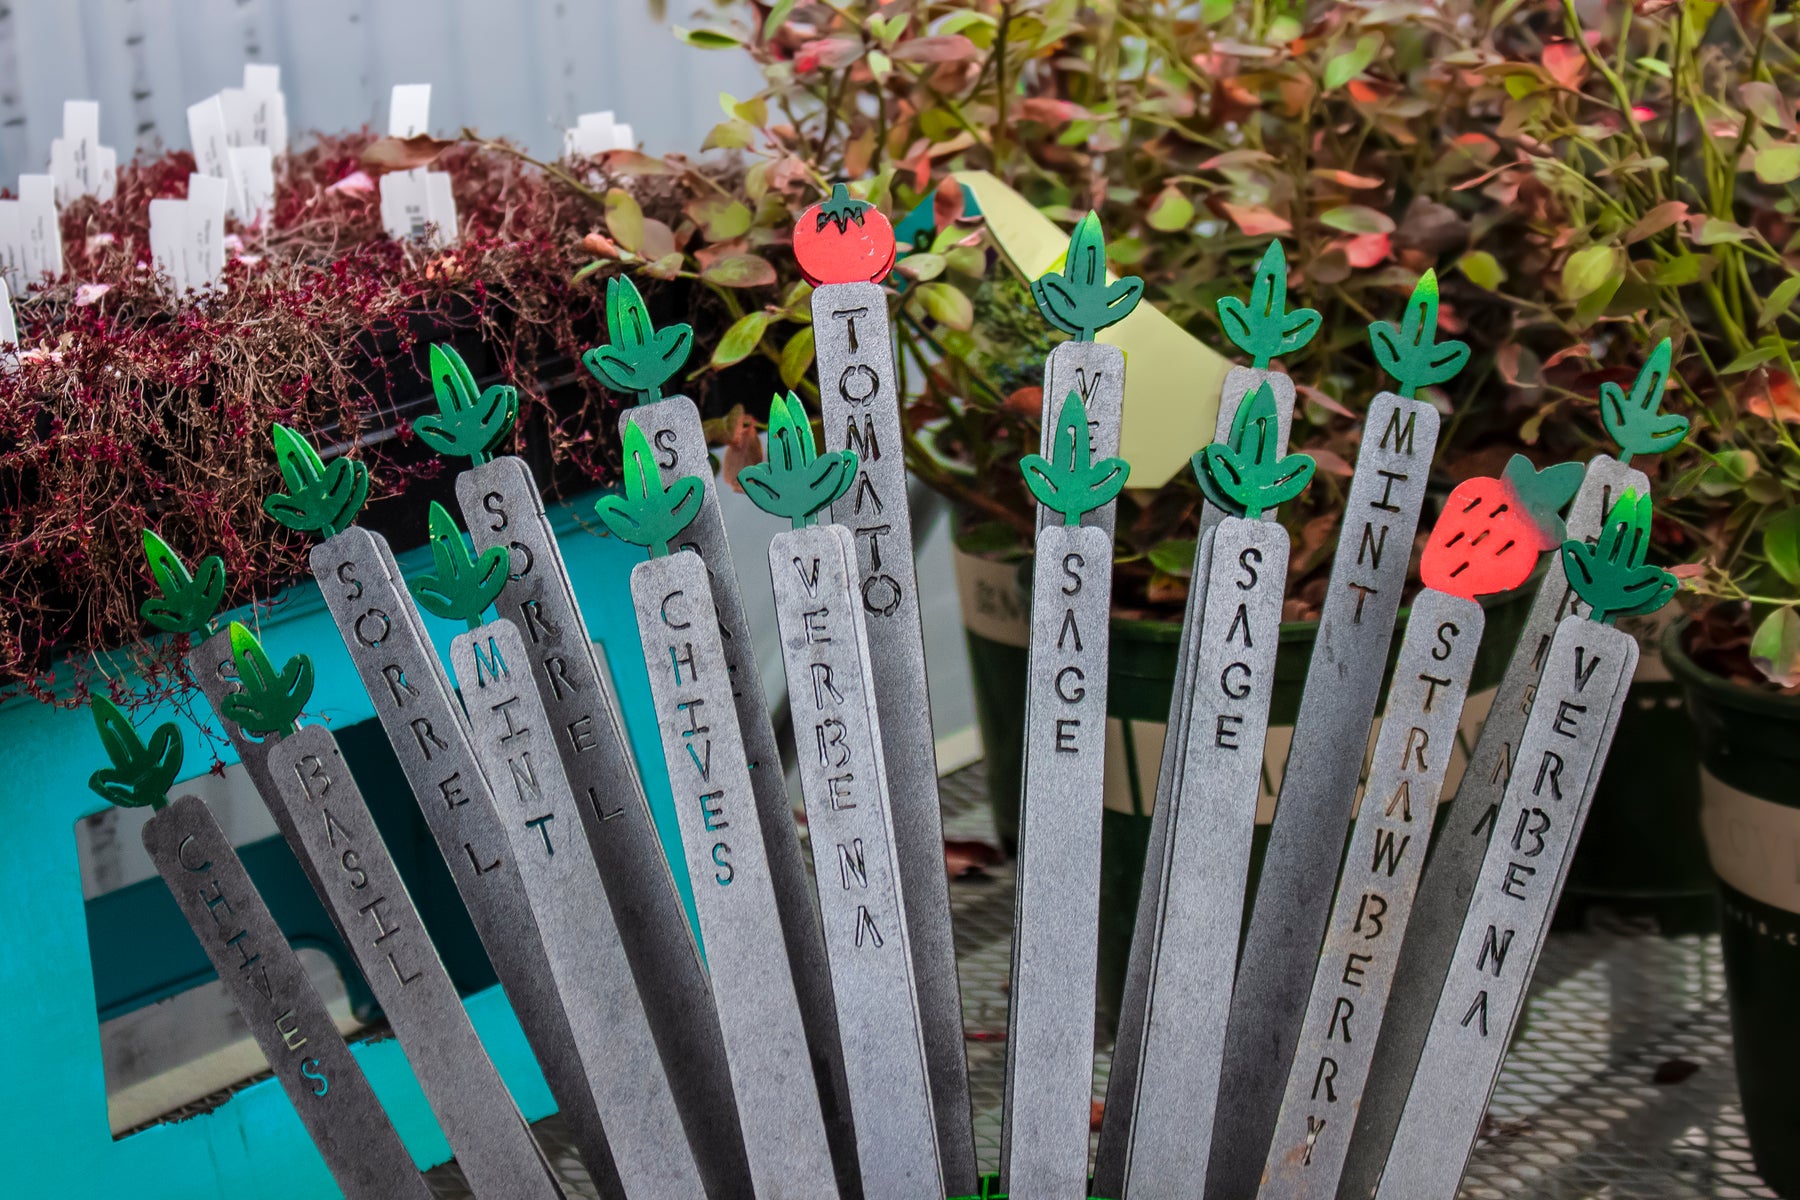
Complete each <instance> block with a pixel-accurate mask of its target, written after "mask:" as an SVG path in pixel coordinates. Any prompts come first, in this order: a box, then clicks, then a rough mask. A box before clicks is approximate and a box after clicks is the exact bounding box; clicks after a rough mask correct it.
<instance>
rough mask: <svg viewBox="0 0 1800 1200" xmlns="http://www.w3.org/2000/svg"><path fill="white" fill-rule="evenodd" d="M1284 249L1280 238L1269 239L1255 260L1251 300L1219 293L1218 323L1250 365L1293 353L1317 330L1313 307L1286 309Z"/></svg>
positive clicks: (1264, 365) (1265, 365) (1260, 365)
mask: <svg viewBox="0 0 1800 1200" xmlns="http://www.w3.org/2000/svg"><path fill="white" fill-rule="evenodd" d="M1287 277H1288V266H1287V251H1285V250H1284V249H1282V246H1281V241H1280V239H1276V240H1275V241H1272V242H1270V243H1269V248H1268V249H1267V250H1265V251H1263V256H1262V259H1261V260H1260V261H1258V262H1257V264H1256V276H1255V279H1254V281H1253V282H1252V283H1251V285H1250V303H1249V304H1248V305H1246V304H1245V303H1244V302H1243V301H1242V300H1239V299H1238V298H1237V297H1236V296H1220V297H1219V301H1218V308H1219V324H1220V325H1221V326H1222V327H1223V328H1224V330H1225V336H1226V337H1228V338H1230V339H1231V343H1232V345H1234V346H1236V347H1237V348H1238V349H1239V350H1242V351H1243V352H1244V353H1245V354H1248V355H1249V356H1250V360H1251V361H1250V365H1251V367H1253V368H1254V369H1256V370H1258V371H1262V370H1267V369H1268V366H1269V360H1270V359H1274V358H1280V357H1282V356H1284V355H1288V354H1292V353H1294V352H1295V351H1296V350H1299V349H1300V348H1301V347H1302V346H1304V345H1306V343H1308V342H1310V341H1312V339H1313V335H1314V334H1316V333H1318V332H1319V322H1320V317H1319V314H1318V312H1317V310H1315V309H1310V308H1296V309H1295V310H1294V311H1292V312H1289V311H1287Z"/></svg>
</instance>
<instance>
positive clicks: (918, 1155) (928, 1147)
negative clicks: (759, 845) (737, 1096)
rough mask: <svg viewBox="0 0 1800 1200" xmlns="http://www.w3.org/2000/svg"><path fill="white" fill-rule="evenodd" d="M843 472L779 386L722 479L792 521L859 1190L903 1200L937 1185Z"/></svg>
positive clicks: (819, 845) (801, 693) (790, 648)
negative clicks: (751, 447)
mask: <svg viewBox="0 0 1800 1200" xmlns="http://www.w3.org/2000/svg"><path fill="white" fill-rule="evenodd" d="M856 467H857V462H856V455H855V454H854V453H853V452H851V451H849V450H838V451H829V450H828V451H826V452H825V453H824V454H817V453H816V452H815V450H814V448H813V433H812V428H811V426H810V425H809V424H808V423H807V419H806V410H805V409H804V408H802V407H801V404H800V401H799V399H798V398H797V397H796V396H794V394H793V393H791V392H790V393H788V396H787V398H786V399H785V400H784V399H782V397H780V396H777V397H775V401H774V403H773V404H772V405H771V406H770V408H769V458H768V461H767V462H763V463H758V464H755V465H753V466H747V467H745V468H743V470H742V471H741V472H740V473H739V476H738V478H739V481H740V482H741V483H742V484H743V486H744V491H745V492H746V493H748V495H749V496H750V498H751V499H752V500H754V501H755V502H756V504H757V506H758V507H759V508H761V509H762V510H763V511H764V512H767V513H771V514H773V515H775V516H779V517H786V518H787V519H788V520H789V521H790V522H792V524H793V528H792V529H791V530H790V531H788V532H786V533H780V534H777V535H775V537H774V538H772V539H771V540H770V542H769V578H770V581H771V582H772V583H773V585H774V589H775V619H776V624H777V626H778V627H779V629H780V631H781V655H782V662H783V664H784V665H785V666H786V669H787V685H788V696H789V704H790V706H791V707H792V709H793V712H794V748H795V751H796V755H795V758H796V761H797V762H798V764H799V774H800V790H801V793H802V795H803V796H804V798H805V800H806V818H807V831H808V835H809V836H808V840H809V843H810V845H811V846H812V851H813V877H814V880H815V883H816V884H817V888H818V894H819V913H820V916H821V918H822V923H823V925H824V927H825V952H826V955H827V957H828V958H829V959H830V960H831V980H832V984H833V990H834V991H835V992H836V995H837V1012H838V1031H839V1034H840V1036H841V1037H842V1038H843V1045H844V1072H845V1075H846V1076H847V1077H848V1079H849V1083H850V1107H851V1112H852V1113H853V1114H854V1115H856V1116H857V1117H858V1120H857V1121H856V1157H857V1161H858V1162H859V1163H860V1165H861V1167H862V1176H863V1196H864V1197H865V1200H918V1198H919V1197H922V1196H931V1197H940V1196H943V1195H945V1190H944V1181H943V1174H942V1171H941V1170H940V1168H939V1166H938V1157H939V1156H938V1144H937V1117H936V1114H935V1113H934V1112H933V1109H932V1095H931V1086H930V1082H929V1080H928V1077H927V1071H926V1047H925V1036H924V1031H923V1029H922V1027H921V1022H920V1013H919V995H918V988H917V985H916V984H915V982H914V980H913V958H912V954H911V952H910V947H909V946H908V940H909V937H910V933H909V930H908V928H907V924H906V919H905V914H906V905H905V902H904V900H905V895H904V892H905V888H904V881H903V879H902V878H901V876H900V872H899V868H898V865H897V862H896V858H895V853H894V843H895V836H894V830H895V822H894V812H893V801H892V797H891V795H890V792H889V785H888V774H887V770H886V765H885V763H884V762H883V759H882V742H881V717H880V713H879V711H878V706H877V704H876V700H875V697H876V683H875V671H874V667H873V665H872V657H871V643H870V640H869V635H868V631H867V629H866V627H865V624H864V615H863V611H862V604H861V598H860V596H859V595H858V594H857V592H858V589H857V574H856V555H855V551H854V548H853V547H852V545H851V539H850V532H849V530H847V529H845V528H844V527H843V526H842V525H821V524H819V523H818V520H819V513H820V511H821V510H823V509H825V508H827V507H829V506H830V504H831V502H832V501H833V500H834V499H836V498H837V497H838V496H841V495H842V494H843V493H844V492H845V491H846V490H848V489H849V488H850V486H851V484H852V482H853V481H854V480H855V478H856ZM940 870H941V868H940Z"/></svg>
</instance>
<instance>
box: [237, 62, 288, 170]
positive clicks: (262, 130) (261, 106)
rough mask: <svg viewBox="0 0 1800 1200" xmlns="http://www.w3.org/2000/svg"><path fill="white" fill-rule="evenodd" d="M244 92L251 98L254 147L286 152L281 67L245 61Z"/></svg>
mask: <svg viewBox="0 0 1800 1200" xmlns="http://www.w3.org/2000/svg"><path fill="white" fill-rule="evenodd" d="M244 94H245V95H247V96H248V97H249V98H250V141H249V142H248V143H247V144H248V145H251V146H267V147H268V148H269V152H270V153H271V154H275V155H282V154H286V153H287V144H288V125H287V96H286V95H284V94H283V93H282V90H281V68H280V67H278V66H274V65H272V64H270V63H245V64H244Z"/></svg>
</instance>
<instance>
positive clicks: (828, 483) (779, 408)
mask: <svg viewBox="0 0 1800 1200" xmlns="http://www.w3.org/2000/svg"><path fill="white" fill-rule="evenodd" d="M856 468H857V459H856V452H855V451H853V450H832V451H827V452H826V453H824V454H820V453H819V452H818V448H817V446H816V445H815V443H814V440H813V431H812V424H811V423H810V422H809V421H808V420H807V417H806V408H805V406H804V405H802V404H801V403H800V398H799V397H798V396H796V395H794V393H792V392H789V393H788V394H787V397H786V398H785V399H784V398H782V397H781V396H776V397H775V399H774V400H773V402H772V403H770V405H769V457H768V458H767V459H765V460H764V461H763V462H760V463H752V464H750V465H748V466H746V467H743V468H742V469H740V470H739V471H738V483H740V484H741V485H743V488H744V494H745V495H747V496H749V497H750V500H751V503H753V504H755V505H756V507H758V508H760V509H762V510H763V511H764V512H766V513H769V514H770V515H771V516H777V517H786V518H787V519H788V520H789V521H790V522H791V523H792V525H793V527H794V528H795V529H799V528H801V527H802V526H805V525H812V524H816V523H817V522H818V519H819V517H818V514H819V512H820V510H821V509H824V508H825V507H827V506H828V505H830V504H831V503H832V502H833V501H835V500H836V499H837V498H838V497H839V496H842V495H843V494H844V493H845V492H847V491H849V490H850V485H851V483H852V482H853V481H854V480H855V479H856Z"/></svg>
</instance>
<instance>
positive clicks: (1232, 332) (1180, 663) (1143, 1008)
mask: <svg viewBox="0 0 1800 1200" xmlns="http://www.w3.org/2000/svg"><path fill="white" fill-rule="evenodd" d="M1219 319H1220V320H1221V322H1222V323H1223V324H1224V326H1225V332H1226V335H1227V336H1229V337H1230V338H1231V339H1232V341H1234V342H1235V343H1236V344H1237V346H1238V348H1239V349H1240V350H1242V351H1244V353H1246V354H1248V355H1250V356H1251V358H1252V360H1253V363H1254V365H1253V366H1250V367H1233V368H1232V369H1231V371H1230V373H1229V374H1228V375H1226V377H1225V385H1224V388H1223V390H1222V391H1221V393H1220V397H1219V414H1218V424H1217V428H1216V430H1215V432H1214V435H1213V440H1214V442H1215V443H1218V444H1221V445H1223V446H1227V447H1234V448H1235V447H1237V446H1238V444H1239V442H1240V441H1241V440H1242V433H1243V431H1244V430H1245V429H1246V428H1247V426H1246V423H1245V422H1243V421H1240V420H1239V419H1238V418H1239V411H1240V409H1241V407H1242V406H1243V404H1244V401H1245V398H1246V397H1248V396H1250V395H1251V394H1252V393H1257V394H1259V395H1260V393H1261V391H1262V390H1263V389H1264V388H1265V387H1266V388H1267V390H1268V391H1269V393H1270V399H1271V400H1272V404H1271V405H1270V406H1269V408H1272V410H1273V421H1274V424H1273V433H1272V436H1271V434H1270V425H1269V419H1270V413H1269V411H1268V409H1267V408H1265V409H1264V411H1263V413H1262V415H1261V416H1259V417H1258V418H1257V419H1256V422H1255V425H1256V429H1257V442H1256V446H1255V447H1254V448H1251V447H1246V448H1245V450H1246V451H1247V452H1251V453H1260V454H1262V455H1263V456H1264V457H1265V458H1268V459H1273V460H1275V461H1279V456H1280V455H1281V454H1283V453H1284V451H1285V450H1286V448H1287V440H1288V430H1289V428H1290V427H1291V425H1292V423H1293V415H1294V382H1293V380H1291V379H1289V378H1288V377H1287V375H1285V374H1284V373H1282V372H1281V371H1277V370H1274V369H1272V368H1271V367H1270V366H1269V365H1268V364H1269V361H1270V359H1271V358H1272V357H1274V356H1276V355H1283V356H1285V355H1288V354H1293V353H1295V352H1297V351H1298V350H1300V349H1301V348H1302V347H1304V346H1305V345H1306V343H1307V342H1308V341H1310V340H1311V339H1312V336H1313V334H1314V333H1316V332H1317V331H1318V328H1319V314H1318V313H1316V312H1314V311H1313V310H1312V309H1310V308H1301V309H1295V310H1294V311H1292V312H1289V311H1288V308H1287V256H1286V254H1285V253H1284V251H1283V250H1282V248H1281V243H1280V242H1279V241H1272V242H1270V243H1269V248H1268V249H1267V250H1266V251H1264V253H1263V256H1262V261H1261V262H1260V263H1258V264H1257V268H1256V278H1255V282H1254V283H1253V284H1252V286H1251V290H1250V303H1249V305H1248V306H1246V305H1245V304H1244V303H1243V301H1241V300H1239V299H1237V297H1235V296H1227V297H1224V298H1222V299H1220V301H1219ZM1203 463H1204V459H1203V458H1198V457H1197V458H1196V459H1195V461H1194V463H1193V466H1194V470H1195V471H1196V472H1197V473H1198V472H1200V471H1201V470H1202V466H1203ZM1209 478H1210V477H1209ZM1203 495H1204V493H1203ZM1227 513H1231V514H1233V515H1238V510H1237V509H1236V508H1235V507H1232V508H1229V509H1228V508H1220V507H1218V506H1217V505H1215V504H1214V503H1212V501H1211V500H1203V501H1202V503H1201V506H1200V535H1199V537H1198V538H1197V539H1196V541H1195V544H1194V565H1193V569H1192V570H1191V571H1190V572H1189V575H1188V594H1187V611H1186V613H1185V614H1184V616H1183V618H1182V638H1181V646H1180V650H1179V651H1178V652H1177V654H1176V659H1175V680H1174V687H1173V690H1172V692H1171V695H1170V703H1169V720H1168V724H1167V726H1165V729H1164V735H1163V748H1162V762H1161V766H1160V768H1159V770H1158V772H1157V777H1156V794H1155V799H1154V801H1153V804H1152V807H1151V814H1150V841H1149V845H1148V847H1147V852H1146V854H1145V859H1144V878H1143V882H1142V885H1141V888H1140V890H1139V892H1138V912H1137V922H1136V924H1135V926H1134V928H1133V931H1132V939H1131V957H1130V959H1129V961H1128V963H1127V965H1126V969H1125V987H1124V994H1123V996H1122V997H1121V1000H1120V1005H1119V1029H1118V1037H1117V1039H1116V1040H1115V1042H1114V1047H1113V1064H1112V1072H1111V1073H1110V1075H1108V1077H1107V1084H1106V1110H1105V1116H1104V1118H1103V1119H1102V1122H1101V1126H1100V1147H1099V1150H1098V1151H1097V1152H1096V1154H1095V1157H1094V1192H1095V1194H1096V1195H1099V1196H1109V1197H1117V1196H1119V1195H1121V1194H1123V1190H1124V1187H1125V1159H1126V1155H1127V1153H1128V1148H1127V1146H1128V1139H1131V1138H1132V1137H1133V1134H1132V1120H1133V1114H1134V1113H1135V1111H1136V1104H1137V1095H1138V1093H1139V1091H1140V1088H1139V1084H1138V1075H1137V1072H1138V1068H1139V1064H1140V1063H1142V1062H1144V1061H1146V1060H1145V1059H1144V1056H1143V1038H1144V1028H1145V1022H1146V1020H1148V1017H1149V1008H1148V1005H1149V988H1150V969H1151V959H1152V956H1154V955H1158V954H1161V953H1163V951H1161V950H1159V949H1158V947H1159V945H1160V941H1159V939H1160V938H1161V937H1162V936H1163V935H1161V934H1159V933H1157V932H1156V931H1157V930H1159V929H1161V928H1162V927H1163V925H1164V923H1165V919H1164V906H1165V905H1166V903H1167V900H1166V891H1165V889H1166V888H1167V887H1168V884H1167V883H1166V881H1165V880H1164V879H1163V874H1162V873H1163V871H1164V870H1165V869H1166V868H1167V866H1168V863H1169V861H1170V851H1169V833H1168V831H1169V827H1170V824H1171V823H1172V822H1173V821H1174V820H1175V819H1176V808H1177V806H1178V805H1179V803H1180V797H1181V794H1182V790H1183V789H1182V773H1183V772H1184V770H1185V769H1186V764H1187V761H1188V742H1187V737H1188V730H1189V728H1190V726H1191V719H1190V718H1191V709H1192V706H1193V700H1194V697H1195V695H1196V692H1197V691H1198V690H1199V689H1201V688H1211V687H1212V686H1213V681H1212V680H1209V679H1204V678H1198V677H1196V676H1194V675H1193V673H1192V664H1193V662H1194V661H1195V659H1196V656H1197V655H1198V654H1199V653H1200V649H1199V647H1200V639H1201V637H1202V635H1203V631H1204V627H1205V625H1204V615H1205V612H1206V598H1207V595H1208V591H1209V577H1210V575H1211V567H1212V554H1213V549H1214V545H1213V541H1212V540H1211V539H1210V538H1209V537H1208V536H1207V532H1208V531H1209V530H1211V529H1213V528H1215V527H1216V526H1217V525H1218V524H1219V522H1220V521H1222V520H1223V519H1224V518H1225V517H1226V515H1227ZM1274 518H1275V512H1274V506H1273V505H1272V504H1271V505H1267V506H1266V507H1265V508H1264V511H1263V513H1262V519H1263V520H1264V521H1265V522H1268V521H1273V520H1274ZM1283 545H1284V546H1285V545H1286V543H1285V541H1284V542H1283ZM1242 549H1249V546H1248V544H1246V545H1244V546H1243V547H1242ZM1240 553H1241V550H1240ZM1285 553H1286V551H1285V550H1284V551H1283V554H1284V560H1283V561H1285ZM1221 561H1224V560H1221ZM1283 569H1284V570H1285V568H1283ZM1227 570H1234V569H1232V568H1227ZM1273 570H1274V563H1273V562H1270V563H1268V564H1265V565H1264V566H1263V567H1262V571H1263V573H1269V572H1272V571H1273ZM1282 583H1283V581H1282V580H1281V579H1280V578H1277V579H1276V580H1275V582H1274V583H1273V584H1272V585H1271V586H1274V587H1275V588H1276V590H1277V591H1279V590H1280V588H1281V586H1282ZM1258 611H1259V612H1260V611H1261V610H1258ZM1213 633H1214V636H1215V637H1217V636H1218V635H1219V633H1220V631H1218V630H1214V631H1213ZM1267 648H1268V649H1271V650H1272V649H1273V646H1272V644H1271V645H1270V646H1269V647H1267ZM1231 661H1237V659H1232V660H1231ZM1246 665H1249V664H1246ZM1259 679H1260V675H1259ZM1234 690H1236V689H1234ZM1244 699H1246V700H1251V697H1249V696H1246V697H1244ZM1253 703H1254V701H1253ZM1192 727H1193V728H1198V729H1202V730H1204V729H1205V728H1206V726H1205V724H1204V722H1202V724H1200V725H1197V726H1192ZM1202 736H1205V737H1210V736H1212V735H1208V734H1203V735H1202ZM1240 740H1246V741H1247V740H1248V735H1247V734H1246V738H1245V739H1240ZM1258 741H1259V742H1260V739H1258ZM1214 794H1222V790H1221V792H1219V793H1214ZM1237 886H1238V887H1240V888H1241V886H1242V881H1241V880H1240V881H1239V883H1238V885H1237ZM1226 994H1227V998H1229V980H1227V992H1226ZM1215 1071H1216V1068H1215ZM1191 1086H1193V1087H1194V1088H1195V1089H1196V1091H1195V1092H1194V1093H1192V1094H1193V1095H1196V1096H1198V1095H1201V1094H1204V1093H1206V1092H1207V1091H1208V1089H1209V1087H1210V1086H1216V1081H1215V1085H1206V1084H1203V1083H1202V1081H1201V1080H1199V1079H1196V1080H1194V1081H1192V1085H1191ZM1204 1123H1205V1124H1206V1126H1207V1132H1206V1133H1204V1134H1198V1133H1196V1134H1194V1135H1192V1136H1186V1137H1184V1140H1183V1143H1182V1144H1183V1145H1185V1146H1197V1147H1199V1150H1200V1157H1199V1161H1200V1162H1201V1163H1202V1164H1204V1162H1205V1149H1206V1146H1207V1144H1208V1139H1209V1138H1210V1136H1211V1121H1210V1118H1209V1119H1208V1120H1206V1121H1205V1122H1204ZM1137 1136H1138V1137H1139V1138H1140V1139H1141V1138H1143V1137H1147V1136H1149V1134H1148V1132H1147V1131H1146V1132H1145V1133H1143V1134H1139V1135H1137ZM1196 1177H1197V1176H1188V1177H1187V1178H1189V1179H1192V1178H1196Z"/></svg>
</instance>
